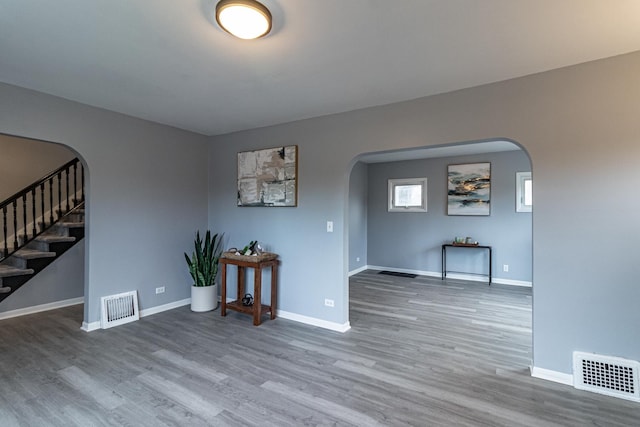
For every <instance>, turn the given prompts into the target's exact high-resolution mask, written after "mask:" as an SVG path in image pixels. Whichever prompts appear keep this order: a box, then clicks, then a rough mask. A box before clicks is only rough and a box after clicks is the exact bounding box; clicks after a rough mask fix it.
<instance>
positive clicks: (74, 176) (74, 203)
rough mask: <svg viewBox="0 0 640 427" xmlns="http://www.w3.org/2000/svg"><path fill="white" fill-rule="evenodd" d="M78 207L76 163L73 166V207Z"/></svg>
mask: <svg viewBox="0 0 640 427" xmlns="http://www.w3.org/2000/svg"><path fill="white" fill-rule="evenodd" d="M77 205H78V161H77V160H76V162H75V163H74V164H73V207H74V208H75V207H76V206H77Z"/></svg>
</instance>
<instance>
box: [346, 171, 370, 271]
mask: <svg viewBox="0 0 640 427" xmlns="http://www.w3.org/2000/svg"><path fill="white" fill-rule="evenodd" d="M368 179H369V172H368V167H367V165H366V164H365V163H362V162H358V163H356V164H355V165H354V166H353V169H352V170H351V177H350V178H349V208H348V209H349V271H355V270H357V269H359V268H362V267H364V266H366V265H367V264H368V262H367V238H368V237H367V216H368V214H367V212H368V211H367V209H368V201H367V200H368V199H367V197H368V194H367V193H368Z"/></svg>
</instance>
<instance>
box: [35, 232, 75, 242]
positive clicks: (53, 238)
mask: <svg viewBox="0 0 640 427" xmlns="http://www.w3.org/2000/svg"><path fill="white" fill-rule="evenodd" d="M35 240H37V241H38V242H45V243H57V242H75V241H76V238H75V237H73V236H59V235H57V234H41V235H39V236H38V237H36V238H35Z"/></svg>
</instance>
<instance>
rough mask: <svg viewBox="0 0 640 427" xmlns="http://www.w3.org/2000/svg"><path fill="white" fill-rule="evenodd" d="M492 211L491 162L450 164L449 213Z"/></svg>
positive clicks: (485, 213)
mask: <svg viewBox="0 0 640 427" xmlns="http://www.w3.org/2000/svg"><path fill="white" fill-rule="evenodd" d="M490 213H491V163H467V164H462V165H449V169H448V173H447V214H448V215H489V214H490Z"/></svg>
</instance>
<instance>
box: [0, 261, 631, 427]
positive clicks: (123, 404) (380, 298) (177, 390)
mask: <svg viewBox="0 0 640 427" xmlns="http://www.w3.org/2000/svg"><path fill="white" fill-rule="evenodd" d="M350 294H351V302H350V307H351V314H350V321H351V326H352V329H351V330H350V331H348V332H347V333H344V334H341V333H336V332H331V331H327V330H323V329H320V328H316V327H311V326H307V325H302V324H299V323H296V322H292V321H288V320H285V319H276V320H274V321H269V320H265V322H263V324H262V325H261V326H259V327H254V326H252V323H251V317H250V316H245V315H242V314H241V313H229V314H228V316H227V317H225V318H222V317H221V316H220V311H219V309H218V310H216V311H214V312H210V313H192V312H191V311H190V310H189V308H188V307H182V308H178V309H175V310H171V311H168V312H164V313H160V314H156V315H153V316H148V317H145V318H142V319H141V320H140V321H138V322H134V323H130V324H127V325H123V326H120V327H116V328H112V329H109V330H104V331H103V330H100V331H95V332H92V333H86V332H83V331H81V330H80V329H79V326H80V323H81V321H82V306H74V307H68V308H64V309H60V310H54V311H50V312H46V313H40V314H36V315H31V316H25V317H19V318H14V319H7V320H3V321H1V322H0V425H1V426H2V427H6V426H65V427H66V426H191V425H193V426H316V425H319V426H329V425H336V426H380V425H382V426H405V425H411V426H558V425H561V426H586V425H594V426H634V425H639V422H640V404H637V403H634V402H628V401H624V400H620V399H614V398H610V397H606V396H601V395H597V394H593V393H588V392H583V391H577V390H574V389H573V388H572V387H568V386H563V385H559V384H555V383H551V382H547V381H543V380H539V379H535V378H531V376H530V375H529V364H530V359H531V291H530V289H527V288H517V287H507V286H500V285H493V286H491V287H488V286H487V285H486V284H482V283H472V282H462V281H453V280H447V281H441V280H439V279H434V278H427V277H417V278H415V279H410V278H401V277H392V276H383V275H379V274H375V272H372V271H367V272H363V273H360V274H358V275H356V276H353V277H352V278H351V280H350Z"/></svg>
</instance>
